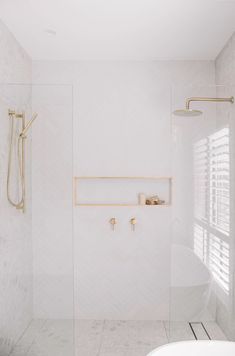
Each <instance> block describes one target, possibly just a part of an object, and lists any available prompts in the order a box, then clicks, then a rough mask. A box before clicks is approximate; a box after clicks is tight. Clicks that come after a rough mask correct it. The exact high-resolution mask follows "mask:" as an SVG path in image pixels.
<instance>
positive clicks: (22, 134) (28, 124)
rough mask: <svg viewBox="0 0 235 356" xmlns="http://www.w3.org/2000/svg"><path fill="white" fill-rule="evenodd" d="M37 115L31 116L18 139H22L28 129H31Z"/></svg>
mask: <svg viewBox="0 0 235 356" xmlns="http://www.w3.org/2000/svg"><path fill="white" fill-rule="evenodd" d="M37 116H38V114H36V113H35V114H33V116H32V119H31V120H29V122H28V123H27V124H26V126H25V128H24V129H23V130H22V131H21V133H20V137H24V136H25V134H26V133H27V132H28V130H29V128H30V127H31V125H32V123H33V122H34V120H35V119H36V118H37Z"/></svg>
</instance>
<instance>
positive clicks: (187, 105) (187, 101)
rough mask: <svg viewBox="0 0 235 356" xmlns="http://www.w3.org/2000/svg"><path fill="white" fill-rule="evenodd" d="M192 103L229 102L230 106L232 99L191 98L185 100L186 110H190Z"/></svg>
mask: <svg viewBox="0 0 235 356" xmlns="http://www.w3.org/2000/svg"><path fill="white" fill-rule="evenodd" d="M192 101H210V102H217V103H218V102H220V103H221V102H229V103H231V104H233V103H234V97H233V96H230V97H229V98H210V97H191V98H188V99H187V100H186V109H187V110H189V109H190V103H191V102H192Z"/></svg>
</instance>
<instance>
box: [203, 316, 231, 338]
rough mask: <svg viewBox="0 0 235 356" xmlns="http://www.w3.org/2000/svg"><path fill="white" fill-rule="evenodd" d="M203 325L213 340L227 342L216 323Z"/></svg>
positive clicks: (209, 322) (208, 322) (211, 322)
mask: <svg viewBox="0 0 235 356" xmlns="http://www.w3.org/2000/svg"><path fill="white" fill-rule="evenodd" d="M203 324H204V326H205V328H206V330H207V332H208V334H209V335H210V337H211V339H212V340H227V338H226V336H225V335H224V333H223V331H222V330H221V329H220V327H219V326H218V324H216V322H215V321H205V322H203Z"/></svg>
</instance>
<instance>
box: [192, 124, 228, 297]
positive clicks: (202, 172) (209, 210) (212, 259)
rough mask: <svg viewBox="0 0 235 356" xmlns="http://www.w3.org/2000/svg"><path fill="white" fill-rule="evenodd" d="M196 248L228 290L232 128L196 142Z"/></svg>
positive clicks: (223, 286) (224, 289)
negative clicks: (230, 131) (230, 140)
mask: <svg viewBox="0 0 235 356" xmlns="http://www.w3.org/2000/svg"><path fill="white" fill-rule="evenodd" d="M194 217H195V224H194V251H195V253H196V254H197V255H198V256H199V257H200V258H201V259H202V260H203V261H204V262H205V263H206V265H207V266H208V267H209V269H210V270H211V272H212V273H213V275H214V278H215V280H216V281H217V283H218V285H219V286H220V287H221V288H222V289H223V291H224V292H225V293H226V294H229V290H230V276H229V235H230V155H229V128H228V127H225V128H223V129H221V130H219V131H217V132H215V133H213V134H212V135H209V136H207V137H206V138H203V139H201V140H200V141H197V142H196V143H195V145H194Z"/></svg>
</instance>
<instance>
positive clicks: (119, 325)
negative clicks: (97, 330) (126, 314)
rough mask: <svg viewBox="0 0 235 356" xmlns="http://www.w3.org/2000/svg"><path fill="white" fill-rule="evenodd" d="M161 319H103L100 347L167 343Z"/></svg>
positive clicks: (130, 347)
mask: <svg viewBox="0 0 235 356" xmlns="http://www.w3.org/2000/svg"><path fill="white" fill-rule="evenodd" d="M167 342H168V340H167V336H166V330H165V327H164V323H163V322H161V321H105V324H104V333H103V341H102V348H101V350H103V349H110V348H114V349H116V348H120V349H124V348H129V349H137V348H149V347H152V348H154V347H157V346H159V345H163V344H165V343H167Z"/></svg>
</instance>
